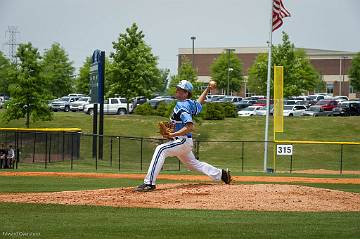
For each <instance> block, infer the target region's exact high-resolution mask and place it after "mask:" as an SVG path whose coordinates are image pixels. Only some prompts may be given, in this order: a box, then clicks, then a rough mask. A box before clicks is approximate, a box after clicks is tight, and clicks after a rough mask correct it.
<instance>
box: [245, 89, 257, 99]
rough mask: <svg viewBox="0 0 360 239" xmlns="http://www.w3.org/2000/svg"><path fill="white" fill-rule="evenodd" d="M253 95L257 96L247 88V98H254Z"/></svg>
mask: <svg viewBox="0 0 360 239" xmlns="http://www.w3.org/2000/svg"><path fill="white" fill-rule="evenodd" d="M253 95H255V94H254V93H251V92H250V91H249V89H248V88H246V93H245V97H251V96H253Z"/></svg>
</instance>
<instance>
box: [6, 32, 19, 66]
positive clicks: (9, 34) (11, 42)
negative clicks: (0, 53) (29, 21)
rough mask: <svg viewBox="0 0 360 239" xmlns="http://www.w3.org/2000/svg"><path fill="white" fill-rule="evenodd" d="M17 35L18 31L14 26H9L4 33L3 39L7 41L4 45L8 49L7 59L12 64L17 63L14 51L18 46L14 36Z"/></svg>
mask: <svg viewBox="0 0 360 239" xmlns="http://www.w3.org/2000/svg"><path fill="white" fill-rule="evenodd" d="M18 33H19V31H18V30H17V27H15V26H9V27H8V30H7V31H6V32H5V38H6V39H7V41H6V43H5V44H6V45H8V47H9V50H8V57H9V59H10V61H11V62H12V63H14V64H16V63H17V58H16V49H17V46H18V45H19V44H18V43H17V42H16V34H18Z"/></svg>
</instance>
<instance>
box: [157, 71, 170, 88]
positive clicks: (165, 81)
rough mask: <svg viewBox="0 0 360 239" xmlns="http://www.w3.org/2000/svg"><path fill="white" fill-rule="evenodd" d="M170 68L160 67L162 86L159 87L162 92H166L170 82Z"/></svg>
mask: <svg viewBox="0 0 360 239" xmlns="http://www.w3.org/2000/svg"><path fill="white" fill-rule="evenodd" d="M169 74H170V69H160V79H161V88H160V89H159V92H160V93H165V91H166V89H167V88H166V87H167V85H168V82H169Z"/></svg>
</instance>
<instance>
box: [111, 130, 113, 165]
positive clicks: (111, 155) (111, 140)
mask: <svg viewBox="0 0 360 239" xmlns="http://www.w3.org/2000/svg"><path fill="white" fill-rule="evenodd" d="M112 151H113V137H112V136H110V167H112Z"/></svg>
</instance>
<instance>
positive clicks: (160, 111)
mask: <svg viewBox="0 0 360 239" xmlns="http://www.w3.org/2000/svg"><path fill="white" fill-rule="evenodd" d="M167 112H168V104H166V103H164V102H160V103H159V105H158V107H157V108H156V110H155V114H156V115H158V116H164V117H167Z"/></svg>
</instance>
